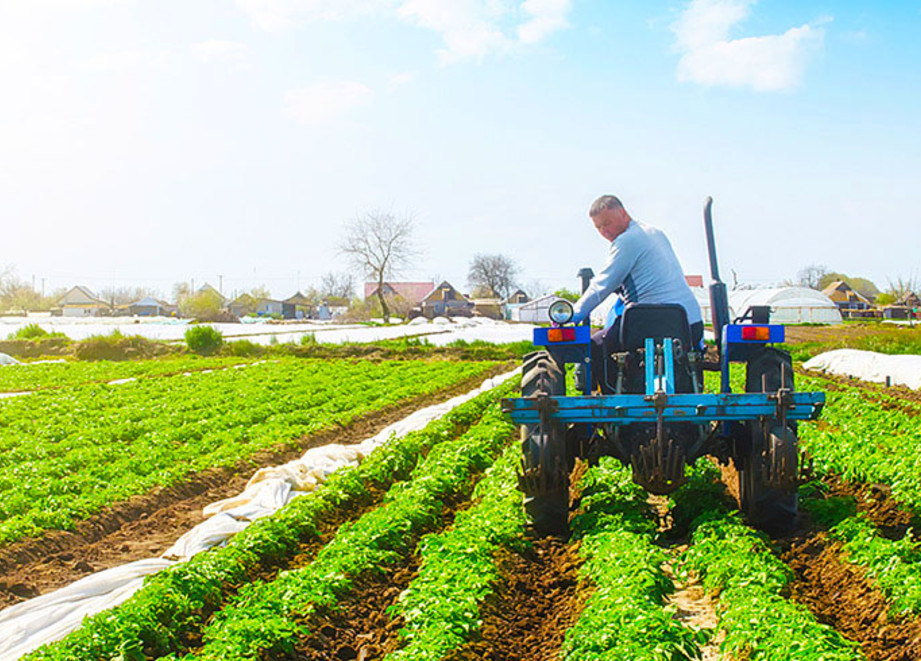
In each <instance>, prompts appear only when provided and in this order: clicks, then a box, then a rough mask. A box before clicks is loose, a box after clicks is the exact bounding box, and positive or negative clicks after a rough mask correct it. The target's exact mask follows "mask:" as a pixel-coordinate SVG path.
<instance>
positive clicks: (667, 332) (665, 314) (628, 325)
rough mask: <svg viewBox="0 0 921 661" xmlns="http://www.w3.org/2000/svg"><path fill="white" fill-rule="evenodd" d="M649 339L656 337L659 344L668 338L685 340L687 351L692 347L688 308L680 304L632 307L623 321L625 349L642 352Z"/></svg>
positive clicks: (621, 328)
mask: <svg viewBox="0 0 921 661" xmlns="http://www.w3.org/2000/svg"><path fill="white" fill-rule="evenodd" d="M647 337H652V338H655V341H656V344H659V343H661V342H662V340H663V338H666V337H670V338H673V339H676V340H681V345H682V346H683V347H684V349H685V351H687V350H688V349H689V348H690V346H691V328H690V326H688V315H687V312H685V309H684V308H683V307H682V306H680V305H678V304H677V303H663V304H661V305H654V304H649V303H636V304H634V305H630V306H628V307H627V309H626V310H624V316H623V319H621V322H620V346H621V350H622V351H635V350H636V349H642V348H644V347H645V346H646V338H647Z"/></svg>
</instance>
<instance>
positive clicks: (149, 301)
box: [131, 296, 163, 308]
mask: <svg viewBox="0 0 921 661" xmlns="http://www.w3.org/2000/svg"><path fill="white" fill-rule="evenodd" d="M131 307H145V308H155V307H161V308H162V307H163V303H162V302H161V301H158V300H157V299H155V298H151V297H150V296H145V297H144V298H142V299H141V300H139V301H135V302H134V303H132V304H131Z"/></svg>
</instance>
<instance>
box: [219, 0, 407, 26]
mask: <svg viewBox="0 0 921 661" xmlns="http://www.w3.org/2000/svg"><path fill="white" fill-rule="evenodd" d="M396 3H397V0H237V4H238V5H239V6H240V8H241V9H242V10H243V11H244V12H246V14H247V15H248V16H249V17H250V19H252V21H253V22H254V23H255V24H256V25H258V26H259V27H260V28H262V29H263V30H266V31H268V32H274V31H277V30H286V29H290V28H294V27H297V26H299V25H303V24H304V23H310V22H313V21H330V20H342V19H346V18H354V17H355V16H359V15H361V14H367V13H373V12H376V11H380V10H386V9H388V8H392V7H393V6H395V5H396Z"/></svg>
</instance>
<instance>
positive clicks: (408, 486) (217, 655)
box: [188, 406, 514, 660]
mask: <svg viewBox="0 0 921 661" xmlns="http://www.w3.org/2000/svg"><path fill="white" fill-rule="evenodd" d="M513 432H514V427H513V425H512V424H511V423H509V422H508V421H507V420H506V419H505V418H504V417H503V415H502V413H501V412H500V411H499V409H498V406H494V407H492V408H490V409H488V410H487V412H486V414H485V415H484V416H483V418H482V420H480V421H479V422H478V423H477V424H475V425H474V426H473V427H471V428H470V429H469V430H468V431H467V433H466V434H464V435H463V436H462V437H460V438H458V439H456V440H453V441H445V442H444V443H441V444H439V445H437V446H435V447H434V448H432V450H431V451H430V452H429V454H428V455H427V456H426V457H425V459H424V460H422V462H421V463H420V464H419V465H418V466H417V467H416V469H415V470H414V471H413V473H412V476H411V478H410V479H409V480H407V481H405V482H399V483H397V484H395V485H394V486H393V487H391V488H390V491H389V492H388V493H387V495H386V497H385V499H384V504H383V505H382V506H381V507H379V508H376V509H373V510H371V511H370V512H368V513H367V514H365V515H363V516H362V517H361V518H360V519H358V520H357V521H355V522H354V523H352V524H348V525H345V526H343V527H342V528H340V530H339V532H338V533H337V534H336V536H335V537H334V538H333V540H332V541H330V542H329V543H328V544H326V545H325V546H324V547H323V548H322V549H321V550H320V552H319V554H318V555H317V557H316V559H315V560H314V561H313V562H311V563H310V564H308V565H306V566H304V567H300V568H297V569H292V570H288V571H284V572H282V573H281V574H279V575H278V577H277V578H276V579H275V580H273V581H271V582H254V583H250V584H247V585H244V586H243V587H242V588H241V589H240V591H239V592H238V593H237V595H236V596H235V597H234V598H233V599H232V600H231V601H230V603H228V604H227V605H226V606H225V607H224V608H223V609H222V610H221V611H220V612H218V613H216V614H215V616H214V617H213V618H212V620H211V621H210V622H209V624H208V625H207V626H206V627H205V630H204V636H203V640H204V646H203V647H202V648H201V649H200V650H199V651H198V652H197V653H196V654H195V655H194V656H189V657H188V658H189V659H192V658H194V659H222V660H232V659H246V658H253V657H260V658H279V657H282V658H287V657H288V656H290V655H291V654H292V653H293V651H294V645H295V643H296V642H297V641H298V640H299V639H301V638H304V637H306V636H308V635H309V634H310V629H309V625H308V624H306V623H307V622H309V619H310V617H311V615H312V614H314V613H316V612H317V611H318V610H320V609H328V608H331V607H334V606H335V605H336V603H337V602H338V600H339V599H340V598H342V596H343V595H345V594H346V593H347V592H348V591H349V590H350V589H351V587H352V585H353V583H354V581H355V580H356V579H358V578H360V577H366V576H373V575H383V574H385V573H386V572H387V570H388V568H389V567H392V566H394V565H396V564H397V563H398V562H399V561H400V559H402V558H404V557H405V556H406V555H408V554H409V553H411V552H412V551H413V549H414V547H415V545H416V543H417V542H418V540H419V538H420V537H421V536H422V535H423V534H424V533H426V532H430V531H432V530H434V529H437V528H438V527H440V526H441V525H443V523H444V516H445V514H446V507H445V501H446V500H449V499H457V498H460V497H463V496H466V495H468V494H469V489H470V487H471V482H472V479H473V478H474V477H475V476H476V475H477V474H478V473H480V472H482V471H484V470H485V469H486V468H487V467H489V466H490V465H491V464H492V463H493V462H494V461H495V460H496V458H497V456H498V455H499V454H500V453H501V452H502V451H503V450H504V449H505V448H506V447H507V446H508V445H509V444H510V442H511V440H512V436H513Z"/></svg>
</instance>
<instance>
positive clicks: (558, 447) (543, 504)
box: [518, 351, 569, 537]
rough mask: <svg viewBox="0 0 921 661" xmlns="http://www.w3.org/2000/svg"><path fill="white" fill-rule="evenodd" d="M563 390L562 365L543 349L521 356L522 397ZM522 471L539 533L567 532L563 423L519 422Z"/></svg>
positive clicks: (529, 509) (530, 515) (531, 517)
mask: <svg viewBox="0 0 921 661" xmlns="http://www.w3.org/2000/svg"><path fill="white" fill-rule="evenodd" d="M565 394H566V383H565V375H564V372H563V370H562V368H561V367H560V366H559V365H558V364H557V362H556V361H555V360H553V358H551V356H550V354H549V353H547V352H546V351H536V352H534V353H531V354H528V355H527V356H525V359H524V366H523V368H522V378H521V395H522V397H532V398H537V399H539V398H540V397H558V396H562V395H565ZM521 451H522V457H521V473H520V475H519V478H518V482H519V486H520V488H521V491H522V492H523V493H524V509H525V513H526V514H527V516H528V519H529V521H530V523H531V526H532V528H533V530H534V532H535V533H536V534H538V535H540V536H548V535H553V536H562V537H565V536H567V535H568V534H569V467H568V463H567V457H566V429H565V426H564V425H562V424H560V423H558V422H553V421H548V422H540V423H538V424H536V425H522V426H521Z"/></svg>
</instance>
